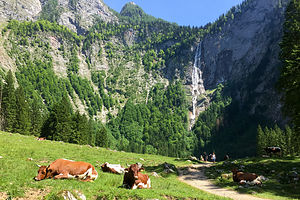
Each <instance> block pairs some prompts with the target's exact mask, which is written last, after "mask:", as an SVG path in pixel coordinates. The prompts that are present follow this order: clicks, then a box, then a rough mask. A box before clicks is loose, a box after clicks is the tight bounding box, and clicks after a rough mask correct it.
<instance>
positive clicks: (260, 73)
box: [198, 0, 289, 121]
mask: <svg viewBox="0 0 300 200" xmlns="http://www.w3.org/2000/svg"><path fill="white" fill-rule="evenodd" d="M288 2H289V0H282V1H273V0H272V1H261V0H248V1H246V3H247V4H248V5H247V6H244V7H243V10H239V9H236V10H235V13H234V19H233V18H230V19H228V21H227V22H226V24H225V25H223V26H222V27H221V30H220V31H218V32H216V33H213V34H207V35H206V36H205V37H204V39H203V41H202V46H203V49H202V62H201V63H199V66H198V68H200V69H201V70H202V72H203V74H202V76H203V77H202V78H203V81H204V86H205V88H206V89H212V88H215V87H216V85H217V84H219V83H230V84H231V85H233V86H234V89H233V90H232V94H233V98H234V99H236V100H238V101H239V102H240V103H241V105H243V104H246V103H247V104H250V106H249V105H248V107H249V110H248V111H249V114H254V113H259V114H263V115H265V116H268V117H270V118H271V120H273V121H278V120H279V119H280V118H281V114H280V103H279V97H278V93H276V92H275V88H274V85H275V82H276V80H277V78H278V74H279V70H278V69H279V66H280V61H279V59H278V55H279V52H280V47H279V42H280V40H281V38H282V25H283V22H284V10H285V7H286V5H287V3H288ZM250 99H251V100H250ZM249 101H251V102H249Z"/></svg>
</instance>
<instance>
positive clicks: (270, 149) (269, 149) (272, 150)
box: [265, 147, 281, 156]
mask: <svg viewBox="0 0 300 200" xmlns="http://www.w3.org/2000/svg"><path fill="white" fill-rule="evenodd" d="M265 151H266V153H267V154H268V155H269V156H272V154H276V155H279V156H280V155H281V148H280V147H266V148H265Z"/></svg>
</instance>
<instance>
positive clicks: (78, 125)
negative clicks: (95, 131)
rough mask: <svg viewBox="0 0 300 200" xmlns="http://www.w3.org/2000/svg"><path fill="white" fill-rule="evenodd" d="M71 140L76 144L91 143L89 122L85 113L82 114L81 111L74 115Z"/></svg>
mask: <svg viewBox="0 0 300 200" xmlns="http://www.w3.org/2000/svg"><path fill="white" fill-rule="evenodd" d="M72 131H73V133H72V135H71V136H70V140H69V141H70V142H71V143H75V144H88V143H89V134H90V129H89V124H88V120H87V117H86V116H85V115H80V113H79V111H77V112H76V113H75V115H74V116H73V128H72Z"/></svg>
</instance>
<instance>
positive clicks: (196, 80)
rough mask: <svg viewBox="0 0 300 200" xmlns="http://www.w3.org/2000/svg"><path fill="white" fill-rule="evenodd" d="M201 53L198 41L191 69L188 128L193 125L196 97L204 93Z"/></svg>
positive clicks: (200, 45) (195, 113)
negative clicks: (190, 104)
mask: <svg viewBox="0 0 300 200" xmlns="http://www.w3.org/2000/svg"><path fill="white" fill-rule="evenodd" d="M201 54H202V42H200V43H199V45H198V47H197V49H196V54H195V60H194V65H193V71H192V106H193V111H192V114H191V116H190V120H191V122H190V128H191V127H192V126H193V125H194V123H195V119H196V116H197V98H198V96H199V95H201V94H204V92H205V88H204V85H203V79H202V71H201V62H202V61H201V56H202V55H201Z"/></svg>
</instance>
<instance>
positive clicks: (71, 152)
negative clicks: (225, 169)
mask: <svg viewBox="0 0 300 200" xmlns="http://www.w3.org/2000/svg"><path fill="white" fill-rule="evenodd" d="M0 155H1V158H0V177H1V178H0V197H3V196H4V195H6V197H9V196H11V197H20V196H25V197H26V198H30V197H31V198H36V196H30V194H31V195H35V194H39V193H40V195H41V196H42V197H43V198H45V199H54V198H55V197H56V196H57V194H58V193H59V192H61V191H63V190H69V191H72V192H73V191H74V190H79V191H81V192H82V193H83V194H84V195H85V196H86V197H87V199H94V198H99V199H115V198H118V199H153V198H155V199H166V198H168V199H169V198H172V199H178V198H191V199H207V200H209V199H225V198H221V197H217V196H214V195H211V194H207V193H204V192H202V191H200V190H197V189H195V188H192V187H190V186H188V185H186V184H184V183H181V182H180V181H178V180H177V179H176V177H177V174H176V173H170V174H167V173H164V172H163V163H164V162H168V163H171V164H174V165H176V166H177V167H178V166H182V165H186V164H188V162H186V161H183V160H176V159H175V158H170V157H162V156H154V155H141V154H133V153H125V152H117V151H112V150H109V149H104V148H98V147H91V146H81V145H74V144H67V143H63V142H53V141H38V140H36V139H35V138H34V137H32V136H22V135H19V134H10V133H4V132H0ZM62 157H63V158H66V159H71V160H78V161H79V160H81V161H86V162H90V163H92V164H93V165H94V166H95V167H96V170H97V171H98V173H99V176H98V179H97V180H96V181H94V182H93V183H89V182H81V181H78V180H53V179H48V180H43V181H39V182H37V181H34V180H33V177H34V176H36V174H37V169H38V168H37V166H36V164H40V165H48V164H50V163H51V162H53V161H54V160H56V159H58V158H62ZM104 162H109V163H120V164H121V165H122V166H126V164H132V163H136V162H139V163H142V164H143V165H144V167H145V169H146V174H149V175H150V174H151V173H152V172H153V171H156V172H157V173H158V174H159V175H160V176H161V177H154V176H152V175H150V178H151V185H152V189H149V190H147V189H143V190H128V189H125V188H122V187H121V185H122V181H123V176H122V175H115V174H109V173H103V172H102V171H101V170H100V165H101V164H102V163H104ZM32 191H34V192H32ZM41 196H39V197H41Z"/></svg>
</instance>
